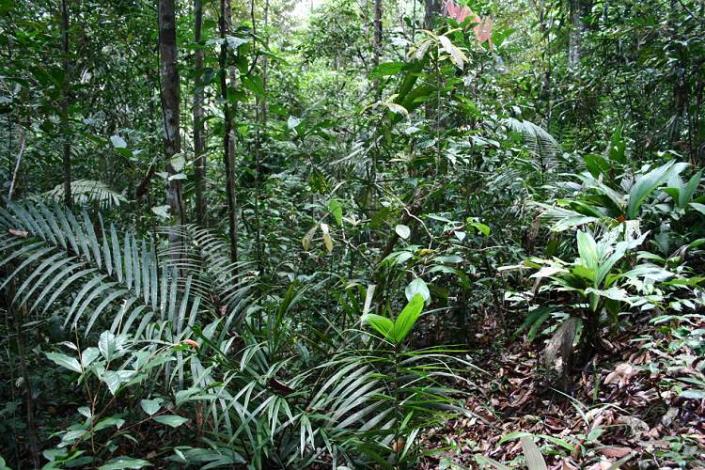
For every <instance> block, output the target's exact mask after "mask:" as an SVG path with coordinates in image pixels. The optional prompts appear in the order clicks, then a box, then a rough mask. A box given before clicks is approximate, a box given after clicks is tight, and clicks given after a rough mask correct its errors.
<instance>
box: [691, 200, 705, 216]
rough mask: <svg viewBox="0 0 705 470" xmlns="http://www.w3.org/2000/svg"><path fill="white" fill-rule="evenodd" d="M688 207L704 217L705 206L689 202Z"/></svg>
mask: <svg viewBox="0 0 705 470" xmlns="http://www.w3.org/2000/svg"><path fill="white" fill-rule="evenodd" d="M689 205H690V207H692V208H693V209H695V210H696V211H697V212H700V213H701V214H702V215H705V204H700V203H699V202H691V203H690V204H689Z"/></svg>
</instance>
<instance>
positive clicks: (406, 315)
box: [391, 294, 424, 344]
mask: <svg viewBox="0 0 705 470" xmlns="http://www.w3.org/2000/svg"><path fill="white" fill-rule="evenodd" d="M423 307H424V298H423V296H422V295H421V294H416V295H414V296H413V297H412V298H411V301H410V302H409V303H408V304H407V305H406V307H404V309H403V310H402V311H401V313H400V314H399V316H398V317H397V319H396V321H395V322H394V329H393V331H392V334H391V336H392V338H393V340H394V342H395V343H397V344H399V343H401V342H402V341H404V339H405V338H406V337H407V336H408V335H409V333H410V332H411V330H412V328H414V325H415V324H416V321H417V320H418V319H419V316H420V315H421V311H422V310H423Z"/></svg>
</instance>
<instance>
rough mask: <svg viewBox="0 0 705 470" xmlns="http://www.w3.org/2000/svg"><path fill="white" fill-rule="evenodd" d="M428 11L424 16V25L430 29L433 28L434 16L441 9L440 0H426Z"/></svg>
mask: <svg viewBox="0 0 705 470" xmlns="http://www.w3.org/2000/svg"><path fill="white" fill-rule="evenodd" d="M424 1H425V5H426V12H425V14H424V18H423V27H424V28H425V29H428V30H432V29H433V17H434V16H436V15H437V14H438V13H439V12H440V11H441V2H440V0H424Z"/></svg>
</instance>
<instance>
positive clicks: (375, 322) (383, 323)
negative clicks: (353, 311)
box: [362, 313, 394, 340]
mask: <svg viewBox="0 0 705 470" xmlns="http://www.w3.org/2000/svg"><path fill="white" fill-rule="evenodd" d="M362 322H363V323H365V324H367V325H370V326H371V327H372V328H373V329H374V330H375V331H377V333H379V334H381V335H382V336H383V337H384V338H385V339H388V340H393V338H392V337H391V336H390V335H391V332H392V330H393V329H394V323H393V322H392V320H390V319H389V318H387V317H383V316H382V315H377V314H374V313H367V314H365V315H363V316H362Z"/></svg>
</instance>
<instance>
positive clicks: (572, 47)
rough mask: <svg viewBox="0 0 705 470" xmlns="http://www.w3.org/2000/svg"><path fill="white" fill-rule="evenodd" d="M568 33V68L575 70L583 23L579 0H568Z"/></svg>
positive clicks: (579, 50)
mask: <svg viewBox="0 0 705 470" xmlns="http://www.w3.org/2000/svg"><path fill="white" fill-rule="evenodd" d="M569 13H570V33H569V35H568V69H569V70H571V71H575V70H577V68H578V65H579V64H580V56H581V43H582V36H583V31H584V28H585V25H584V24H583V5H582V1H581V0H570V11H569Z"/></svg>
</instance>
